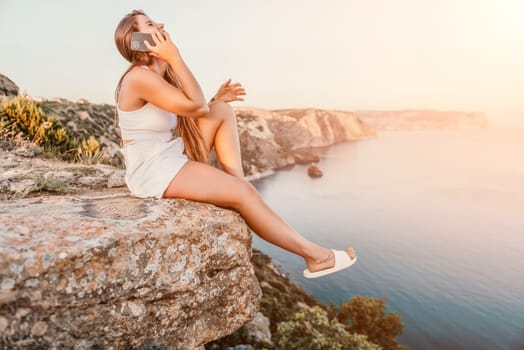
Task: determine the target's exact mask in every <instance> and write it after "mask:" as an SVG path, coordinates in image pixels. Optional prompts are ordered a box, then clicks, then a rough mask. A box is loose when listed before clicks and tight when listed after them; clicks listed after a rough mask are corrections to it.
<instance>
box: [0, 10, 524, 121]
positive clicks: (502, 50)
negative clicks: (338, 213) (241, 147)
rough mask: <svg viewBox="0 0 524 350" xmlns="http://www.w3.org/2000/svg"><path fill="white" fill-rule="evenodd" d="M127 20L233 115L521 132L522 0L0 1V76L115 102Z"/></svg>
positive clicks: (49, 93) (28, 88)
mask: <svg viewBox="0 0 524 350" xmlns="http://www.w3.org/2000/svg"><path fill="white" fill-rule="evenodd" d="M132 9H142V10H144V11H145V12H146V13H147V14H148V15H149V16H150V17H151V18H152V19H153V20H154V21H157V22H162V23H164V24H165V26H166V30H167V31H168V32H169V33H170V35H171V38H172V40H173V41H174V42H175V44H176V45H177V47H178V48H179V50H180V52H181V54H182V57H183V58H184V60H185V62H186V63H187V65H188V66H189V68H190V69H191V71H192V72H193V74H194V75H195V76H196V78H197V80H198V81H199V83H200V86H201V87H202V90H203V91H204V94H205V95H206V96H207V97H208V98H211V97H212V96H213V95H214V93H215V92H216V90H217V89H218V87H219V86H220V84H221V83H222V82H224V81H226V80H227V79H228V78H231V79H232V80H233V82H240V83H242V85H243V86H244V88H245V89H246V92H247V96H246V97H245V101H243V102H234V103H233V105H235V106H250V107H258V108H267V109H278V108H306V107H313V108H324V109H341V110H350V111H351V110H365V109H374V110H394V109H438V110H461V111H471V112H484V113H486V114H487V116H488V118H489V120H490V121H491V122H492V124H494V125H495V126H503V127H505V126H509V127H512V126H519V127H521V126H524V20H523V18H524V2H523V1H520V0H439V1H435V0H395V1H391V0H359V1H357V0H325V1H318V0H285V1H282V0H221V1H214V0H191V1H179V0H169V1H168V0H165V1H158V0H149V1H134V0H127V1H100V0H90V1H71V0H46V1H41V0H0V33H2V34H3V35H2V45H1V53H0V73H2V74H4V75H6V76H8V77H9V78H10V79H11V80H13V81H14V82H15V83H16V84H17V85H18V86H19V87H20V91H21V92H22V93H27V94H29V95H31V96H43V97H47V98H51V97H64V98H68V99H72V100H74V99H78V98H86V99H87V100H89V101H91V102H94V103H111V104H113V103H114V101H113V94H114V89H115V86H116V83H117V81H118V79H119V78H120V76H121V74H122V73H123V72H124V71H125V69H126V68H127V66H128V63H127V62H126V61H125V60H124V59H123V58H122V57H121V56H120V54H119V53H118V51H117V50H116V47H115V44H114V39H113V34H114V30H115V28H116V25H117V24H118V22H119V21H120V19H121V18H122V17H123V16H124V15H125V14H126V13H128V12H130V11H131V10H132Z"/></svg>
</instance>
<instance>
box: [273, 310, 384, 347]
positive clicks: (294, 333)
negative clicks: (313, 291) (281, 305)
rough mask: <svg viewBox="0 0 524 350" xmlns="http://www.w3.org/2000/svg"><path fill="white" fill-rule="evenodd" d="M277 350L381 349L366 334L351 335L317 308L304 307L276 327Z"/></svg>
mask: <svg viewBox="0 0 524 350" xmlns="http://www.w3.org/2000/svg"><path fill="white" fill-rule="evenodd" d="M274 338H275V339H276V348H277V349H282V350H284V349H285V350H305V349H308V350H352V349H355V350H356V349H358V350H379V349H381V347H380V346H378V345H376V344H373V343H372V342H369V341H368V340H367V337H366V336H365V335H363V334H352V333H349V332H348V331H347V330H346V329H345V328H344V325H342V324H341V323H339V322H338V321H337V320H336V319H334V318H333V319H331V320H330V319H329V318H328V314H327V312H326V311H325V310H323V309H321V308H320V307H318V306H314V307H312V308H303V309H302V310H300V311H299V312H296V313H295V314H293V316H292V317H291V319H290V320H289V321H285V322H280V323H279V324H278V327H277V333H276V334H275V335H274Z"/></svg>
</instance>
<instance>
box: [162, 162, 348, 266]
mask: <svg viewBox="0 0 524 350" xmlns="http://www.w3.org/2000/svg"><path fill="white" fill-rule="evenodd" d="M164 197H167V198H185V199H190V200H194V201H199V202H206V203H211V204H215V205H218V206H221V207H227V208H232V209H234V210H236V211H237V212H239V213H240V215H242V217H243V218H244V220H246V222H247V224H248V225H249V227H250V228H251V229H252V230H253V231H254V232H255V233H256V234H258V235H259V236H260V237H262V238H263V239H265V240H266V241H268V242H270V243H272V244H275V245H277V246H279V247H281V248H283V249H286V250H288V251H290V252H292V253H295V254H298V255H300V256H302V257H303V258H304V259H305V260H306V264H307V266H308V269H309V270H310V271H311V272H314V271H319V270H323V269H326V268H329V267H332V266H334V263H335V262H334V256H333V253H332V252H331V250H329V249H327V248H325V247H322V246H319V245H318V244H315V243H313V242H311V241H309V240H307V239H306V238H304V237H303V236H301V235H299V234H298V233H297V232H296V231H295V230H294V229H293V228H291V226H289V225H288V224H287V223H286V222H285V221H284V220H283V219H282V218H281V217H280V216H278V215H277V214H276V213H275V212H274V211H273V210H272V209H271V208H270V207H269V206H268V205H267V204H266V203H265V202H264V200H263V199H262V197H261V196H260V194H259V193H258V192H257V190H256V189H255V187H254V186H253V185H252V184H251V183H249V182H248V181H246V180H244V179H242V178H239V177H236V176H232V175H229V174H226V173H224V172H223V171H220V170H218V169H216V168H213V167H212V166H209V165H207V164H203V163H199V162H193V161H188V162H187V163H186V164H185V165H184V166H183V167H182V169H181V170H180V171H179V173H178V174H177V175H176V176H175V178H174V179H173V181H171V184H170V185H169V186H168V188H167V189H166V191H165V192H164ZM347 252H348V254H349V255H350V256H351V257H352V258H353V257H354V251H353V249H351V248H350V249H348V250H347Z"/></svg>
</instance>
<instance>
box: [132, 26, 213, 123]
mask: <svg viewBox="0 0 524 350" xmlns="http://www.w3.org/2000/svg"><path fill="white" fill-rule="evenodd" d="M155 34H156V33H154V34H153V39H154V40H155V43H156V46H149V47H148V48H149V50H150V55H152V56H154V57H158V58H160V59H162V60H164V61H166V62H167V63H168V64H169V65H170V66H171V68H172V69H173V71H174V72H175V74H176V75H177V77H178V79H179V81H180V83H181V85H182V89H179V88H177V87H175V86H173V85H171V84H170V83H168V82H167V81H166V80H165V79H164V78H162V77H161V76H159V75H158V74H157V73H155V72H153V71H150V70H147V69H134V70H133V71H132V72H130V73H131V74H129V76H128V78H127V80H128V83H129V84H131V85H132V86H133V90H134V91H135V92H136V93H137V95H138V97H140V98H141V99H144V100H146V101H148V102H151V103H152V104H154V105H155V106H158V107H160V108H162V109H164V110H166V111H169V112H172V113H175V114H177V115H182V116H186V117H195V118H199V117H202V116H203V115H205V114H207V113H208V112H209V106H208V105H207V101H206V99H205V96H204V94H203V92H202V89H201V88H200V85H199V84H198V82H197V80H196V79H195V77H194V76H193V73H191V71H190V70H189V68H188V67H187V65H186V63H185V62H184V60H183V59H182V57H181V56H180V53H179V52H178V49H177V48H176V46H175V45H174V44H173V42H172V41H171V39H170V37H169V35H168V34H167V33H164V34H165V36H166V38H163V37H162V35H161V34H160V32H158V35H155ZM146 43H147V42H146ZM146 45H147V44H146Z"/></svg>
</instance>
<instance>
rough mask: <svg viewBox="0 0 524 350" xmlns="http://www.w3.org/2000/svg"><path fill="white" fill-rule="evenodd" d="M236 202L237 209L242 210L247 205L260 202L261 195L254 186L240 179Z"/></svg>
mask: <svg viewBox="0 0 524 350" xmlns="http://www.w3.org/2000/svg"><path fill="white" fill-rule="evenodd" d="M237 181H238V183H237V191H236V200H235V203H234V208H235V209H237V210H238V209H241V208H242V206H244V205H245V204H246V203H249V202H252V201H254V200H258V199H259V198H260V194H259V193H258V191H257V189H256V187H255V186H253V184H251V183H250V182H249V181H247V180H245V179H241V178H238V180H237Z"/></svg>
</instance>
